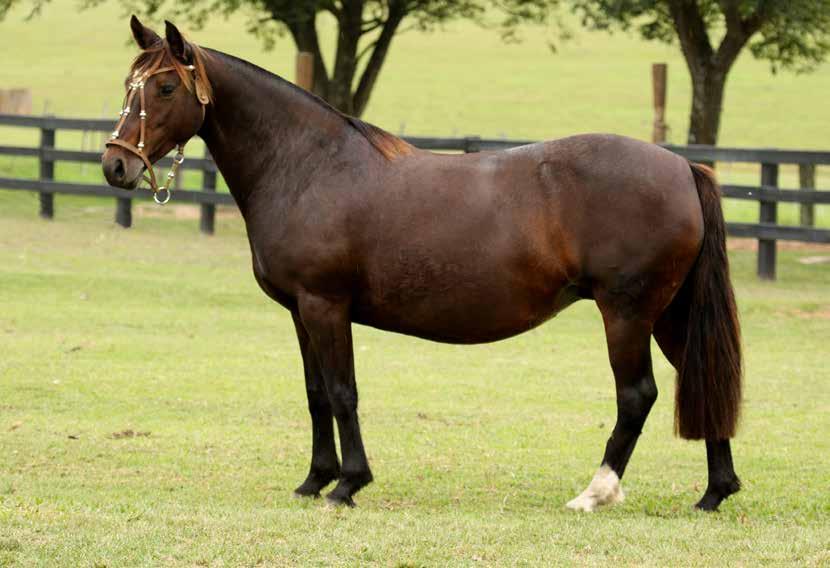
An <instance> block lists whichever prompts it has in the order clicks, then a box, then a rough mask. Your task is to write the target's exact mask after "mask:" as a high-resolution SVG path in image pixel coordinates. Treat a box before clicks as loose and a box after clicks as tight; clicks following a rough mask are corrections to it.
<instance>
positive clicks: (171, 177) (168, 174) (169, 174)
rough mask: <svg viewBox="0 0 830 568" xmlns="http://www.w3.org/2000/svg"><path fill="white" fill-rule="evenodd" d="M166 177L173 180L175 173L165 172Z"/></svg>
mask: <svg viewBox="0 0 830 568" xmlns="http://www.w3.org/2000/svg"><path fill="white" fill-rule="evenodd" d="M167 177H168V178H170V179H173V178H174V177H176V174H175V172H167Z"/></svg>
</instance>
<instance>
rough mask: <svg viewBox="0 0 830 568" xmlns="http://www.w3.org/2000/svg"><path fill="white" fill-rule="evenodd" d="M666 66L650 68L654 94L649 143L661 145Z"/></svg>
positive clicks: (664, 124) (664, 123) (659, 64)
mask: <svg viewBox="0 0 830 568" xmlns="http://www.w3.org/2000/svg"><path fill="white" fill-rule="evenodd" d="M667 71H668V66H667V65H666V64H665V63H654V64H653V65H652V66H651V85H652V91H653V93H654V128H653V130H652V132H651V141H652V142H654V143H655V144H662V143H664V142H665V141H666V129H667V127H666V89H667V87H666V74H667Z"/></svg>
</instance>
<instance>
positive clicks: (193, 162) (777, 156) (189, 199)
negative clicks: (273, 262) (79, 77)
mask: <svg viewBox="0 0 830 568" xmlns="http://www.w3.org/2000/svg"><path fill="white" fill-rule="evenodd" d="M0 126H15V127H22V128H37V129H39V130H40V145H39V146H38V147H35V148H33V147H22V146H2V145H0V155H6V156H22V157H31V158H38V160H39V164H40V173H39V179H19V178H8V177H0V189H4V190H5V189H11V190H23V191H34V192H38V193H39V194H40V215H41V217H44V218H47V219H50V218H52V217H53V216H54V195H55V194H56V193H60V194H68V195H93V196H100V197H110V198H115V200H116V213H115V221H116V223H118V224H119V225H121V226H123V227H129V226H130V225H131V224H132V202H133V200H136V199H140V200H148V199H151V198H152V195H151V194H150V193H149V192H132V191H126V190H121V189H114V188H111V187H109V186H106V185H103V184H101V185H90V184H83V183H69V182H59V181H55V179H54V177H55V175H54V174H55V163H56V162H61V161H64V162H84V163H98V162H100V160H101V154H100V153H99V152H85V151H76V150H64V149H58V148H55V133H56V132H57V131H58V130H86V131H96V132H109V131H110V129H111V128H112V127H113V121H112V120H106V119H80V118H58V117H52V116H18V115H6V114H0ZM405 139H406V140H407V141H408V142H409V143H411V144H413V145H414V146H416V147H418V148H421V149H424V150H441V151H449V152H453V151H454V152H464V153H472V152H483V151H488V150H504V149H508V148H515V147H516V146H522V145H525V144H532V143H533V142H534V141H532V140H526V141H523V140H498V139H487V138H480V137H478V136H467V137H464V138H429V137H417V136H410V137H405ZM664 147H665V148H666V149H668V150H670V151H672V152H674V153H676V154H679V155H681V156H683V157H685V158H687V159H689V160H693V161H697V162H710V163H715V162H747V163H758V164H761V180H760V184H759V185H758V186H743V185H724V186H723V188H722V189H723V195H724V197H728V198H732V199H743V200H751V201H756V202H758V204H759V213H760V215H759V216H760V222H759V223H727V229H728V231H729V234H730V235H732V236H737V237H749V238H753V239H757V240H758V275H759V276H760V277H761V278H765V279H774V278H775V271H776V241H779V240H789V241H802V242H811V243H830V230H826V229H817V228H814V227H812V224H813V219H814V210H813V208H814V206H815V205H819V204H821V205H827V204H830V191H817V190H815V168H816V166H817V165H830V152H812V151H800V150H775V149H763V148H720V147H713V146H675V145H664ZM171 164H172V160H171V159H170V158H169V157H168V158H163V159H162V160H160V161H159V165H160V166H161V167H169V166H170V165H171ZM780 164H798V165H799V173H800V176H799V177H800V180H801V181H800V184H801V186H802V188H801V189H798V190H789V189H780V188H779V187H778V173H779V165H780ZM182 168H183V169H185V170H192V171H199V172H201V173H202V190H201V191H194V190H177V191H176V201H177V202H183V203H197V204H200V205H201V218H200V228H201V230H202V232H204V233H208V234H212V233H213V231H214V220H215V212H216V206H217V205H232V204H234V200H233V197H231V196H230V195H229V194H227V193H217V192H216V182H217V169H216V164H214V162H213V160H212V159H211V157H210V155H209V154H207V152H206V153H205V156H204V157H202V158H188V159H187V160H186V161H185V162H184V164H182ZM778 203H798V204H800V206H801V221H802V225H805V226H798V227H793V226H784V225H779V224H778Z"/></svg>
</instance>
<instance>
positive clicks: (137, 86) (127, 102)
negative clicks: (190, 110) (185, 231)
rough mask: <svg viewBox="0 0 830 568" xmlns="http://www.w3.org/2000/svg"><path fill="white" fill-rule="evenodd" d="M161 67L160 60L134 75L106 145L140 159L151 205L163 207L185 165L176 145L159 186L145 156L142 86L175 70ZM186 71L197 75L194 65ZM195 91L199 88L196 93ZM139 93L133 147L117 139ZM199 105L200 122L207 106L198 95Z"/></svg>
mask: <svg viewBox="0 0 830 568" xmlns="http://www.w3.org/2000/svg"><path fill="white" fill-rule="evenodd" d="M160 65H161V60H159V61H158V62H156V63H155V64H154V65H153V66H152V67H150V68H149V69H147V70H146V71H145V72H144V73H139V72H138V71H135V73H133V77H132V81H131V82H130V88H129V90H128V91H127V94H126V95H125V97H124V107H123V108H122V109H121V111H120V112H119V113H118V116H119V117H120V118H119V120H118V124H116V125H115V130H113V132H112V134H111V135H110V139H109V140H108V141H107V143H106V145H107V146H120V147H121V148H124V149H126V150H128V151H130V152H132V153H133V154H135V155H137V156H138V157H139V158H141V161H143V162H144V165H145V166H146V167H147V173H148V174H149V176H148V175H145V176H144V181H146V182H147V183H148V184H150V189H151V190H152V191H153V201H155V202H156V203H158V204H159V205H164V204H165V203H167V202H168V201H170V197H171V195H172V192H171V190H170V185H171V184H172V183H173V179H174V178H175V177H176V172H177V171H178V169H179V166H181V165H182V162H184V147H185V144H186V142H185V143H182V144H178V145H177V146H176V155H175V156H174V157H173V165H172V166H171V168H170V171H169V172H168V173H167V179H166V180H165V182H164V185H163V186H159V185H158V182H157V181H156V173H155V171H154V170H153V164H152V163H150V160H149V158H148V157H147V156H146V155H145V154H144V133H145V123H146V121H147V111H146V110H145V108H146V106H145V103H144V86H145V85H146V84H147V80H148V79H149V78H150V77H152V76H154V75H158V74H159V73H166V72H167V71H174V70H175V69H176V68H175V67H173V66H168V67H159V66H160ZM186 68H187V70H189V71H192V72H193V73H194V74H195V73H196V67H194V66H193V65H188V66H187V67H186ZM194 80H195V82H198V77H196V78H195V79H194ZM196 90H197V91H198V88H197V89H196ZM136 93H138V95H139V96H138V100H139V114H138V118H139V121H140V122H139V125H140V126H139V138H138V145H137V146H133V145H132V144H130V143H129V142H127V141H125V140H121V139H119V138H118V137H119V135H120V131H121V128H122V127H123V126H124V123H125V122H126V121H127V118H128V117H129V115H130V109H131V108H132V106H133V100H134V99H135V95H136ZM196 98H197V100H198V101H199V104H201V105H202V120H204V118H205V105H206V104H207V101H206V100H203V99H204V97H203V96H200V94H198V93H197V95H196ZM159 194H163V195H164V197H163V198H159Z"/></svg>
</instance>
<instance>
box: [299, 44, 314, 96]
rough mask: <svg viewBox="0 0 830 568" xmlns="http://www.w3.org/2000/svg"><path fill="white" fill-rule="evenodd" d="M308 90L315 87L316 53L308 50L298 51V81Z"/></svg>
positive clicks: (300, 85)
mask: <svg viewBox="0 0 830 568" xmlns="http://www.w3.org/2000/svg"><path fill="white" fill-rule="evenodd" d="M295 83H296V84H297V86H298V87H302V88H303V89H305V90H306V91H311V90H312V89H313V88H314V55H313V54H312V53H309V52H307V51H300V52H299V53H297V67H296V81H295Z"/></svg>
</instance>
